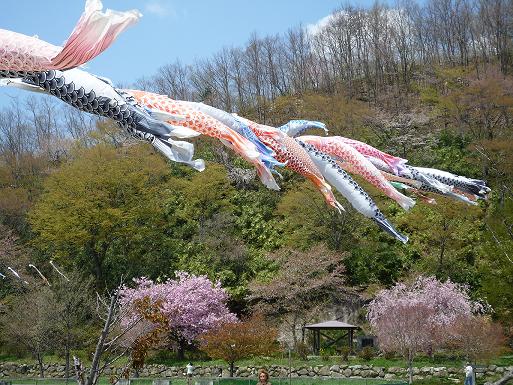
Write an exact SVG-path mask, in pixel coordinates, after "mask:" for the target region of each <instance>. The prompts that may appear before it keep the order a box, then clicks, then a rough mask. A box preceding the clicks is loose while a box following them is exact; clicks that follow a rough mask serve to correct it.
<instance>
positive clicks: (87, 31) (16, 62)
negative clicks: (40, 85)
mask: <svg viewBox="0 0 513 385" xmlns="http://www.w3.org/2000/svg"><path fill="white" fill-rule="evenodd" d="M102 8H103V6H102V3H101V1H100V0H87V1H86V4H85V11H84V13H83V14H82V16H81V17H80V20H79V21H78V23H77V24H76V26H75V29H74V30H73V32H71V35H70V36H69V38H68V40H67V41H66V43H65V44H64V47H58V46H55V45H53V44H50V43H47V42H45V41H43V40H40V39H39V38H37V37H31V36H26V35H23V34H21V33H17V32H12V31H8V30H4V29H0V71H12V72H23V71H46V70H51V69H56V70H64V69H70V68H74V67H77V66H80V65H82V64H84V63H86V62H88V61H89V60H91V59H93V58H95V57H96V56H98V55H99V54H100V53H102V52H103V51H105V50H106V49H107V48H108V47H109V46H110V45H111V44H112V43H113V42H114V40H115V39H116V37H117V36H118V35H119V34H120V33H121V32H123V31H124V30H125V29H127V28H128V27H129V26H131V25H133V24H134V23H136V22H137V20H138V19H139V18H140V17H141V14H140V13H139V11H137V10H130V11H125V12H118V11H113V10H110V9H108V10H106V11H105V12H102ZM12 77H16V76H12Z"/></svg>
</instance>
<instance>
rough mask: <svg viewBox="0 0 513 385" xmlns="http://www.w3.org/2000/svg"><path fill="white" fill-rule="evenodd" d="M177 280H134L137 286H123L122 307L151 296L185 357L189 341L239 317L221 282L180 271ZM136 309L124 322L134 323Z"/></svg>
mask: <svg viewBox="0 0 513 385" xmlns="http://www.w3.org/2000/svg"><path fill="white" fill-rule="evenodd" d="M176 277H177V279H176V280H172V279H168V280H167V281H166V282H164V283H154V282H153V281H151V280H149V279H146V278H139V279H136V280H134V281H135V284H136V287H135V288H133V289H131V288H128V287H125V288H123V290H122V291H121V294H120V304H121V307H122V308H127V307H128V309H130V306H132V304H133V301H136V300H142V299H144V298H149V299H150V300H151V303H153V304H159V308H160V310H161V312H162V313H163V314H164V315H165V317H166V318H167V332H168V334H169V338H170V339H171V340H172V341H174V342H175V343H176V344H177V348H178V354H179V357H180V358H183V356H184V350H185V347H186V345H187V344H191V343H193V342H194V341H195V340H196V339H197V337H198V336H199V335H200V334H202V333H205V332H207V331H209V330H211V329H212V328H215V327H217V326H218V325H220V324H222V323H226V322H234V321H235V320H236V319H237V318H236V316H235V315H234V314H232V313H230V311H229V310H228V308H227V307H226V301H227V299H228V296H227V295H226V292H225V291H224V289H222V288H221V285H220V284H219V282H218V283H215V284H213V283H212V282H211V281H210V280H209V279H208V278H207V277H206V276H198V277H197V276H194V275H190V274H187V273H185V272H177V273H176ZM138 316H139V315H138V313H137V312H136V311H135V312H134V311H130V310H129V311H127V316H126V318H125V319H124V321H123V322H131V320H132V319H133V318H134V317H138Z"/></svg>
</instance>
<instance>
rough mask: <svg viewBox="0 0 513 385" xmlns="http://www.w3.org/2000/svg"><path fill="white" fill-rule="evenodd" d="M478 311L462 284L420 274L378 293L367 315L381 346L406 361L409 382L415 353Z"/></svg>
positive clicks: (434, 345) (444, 338) (430, 348)
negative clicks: (412, 280) (415, 277)
mask: <svg viewBox="0 0 513 385" xmlns="http://www.w3.org/2000/svg"><path fill="white" fill-rule="evenodd" d="M479 310H482V306H481V305H480V304H478V303H476V302H473V301H472V300H471V299H470V297H469V296H468V293H467V291H466V289H465V288H464V287H462V286H459V285H457V284H455V283H453V282H451V281H447V282H445V283H442V282H440V281H438V280H437V279H436V278H434V277H419V278H418V279H417V280H416V281H415V282H413V284H411V285H406V284H404V283H398V284H396V285H395V286H394V287H392V288H390V289H388V290H382V291H381V292H380V293H378V295H377V296H376V298H375V299H374V300H373V301H372V302H371V303H370V304H369V313H368V315H367V317H368V319H369V322H370V325H371V327H372V329H373V330H374V332H375V333H376V335H377V336H378V340H379V345H380V348H381V349H382V350H383V351H385V352H398V353H400V354H402V356H403V357H404V358H405V360H406V361H407V362H408V368H409V383H410V384H411V383H412V381H413V370H412V365H413V360H414V358H415V355H416V354H417V353H419V352H432V351H433V349H435V348H437V347H438V346H441V345H442V344H443V343H445V342H447V341H448V339H449V338H450V336H451V328H452V327H453V326H454V325H455V323H456V322H457V321H458V320H459V319H461V318H463V317H464V318H467V317H470V316H471V315H472V313H473V312H476V311H479Z"/></svg>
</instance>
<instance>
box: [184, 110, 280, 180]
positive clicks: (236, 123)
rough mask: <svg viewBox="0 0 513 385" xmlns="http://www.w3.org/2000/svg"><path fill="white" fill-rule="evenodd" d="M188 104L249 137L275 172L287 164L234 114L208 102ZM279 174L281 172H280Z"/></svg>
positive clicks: (267, 164)
mask: <svg viewBox="0 0 513 385" xmlns="http://www.w3.org/2000/svg"><path fill="white" fill-rule="evenodd" d="M183 103H185V104H187V105H189V106H190V107H191V108H192V109H195V110H197V111H201V112H203V113H204V114H206V115H209V116H210V117H212V118H214V119H216V120H218V121H220V122H221V123H223V124H225V125H226V126H228V127H229V128H231V129H232V130H234V131H235V132H237V133H238V134H240V135H242V136H244V137H245V138H246V139H248V140H249V141H250V142H251V143H253V144H254V145H255V147H256V149H257V150H258V152H259V153H260V158H261V159H262V162H263V163H264V164H265V165H266V166H267V167H268V168H269V169H270V170H271V171H272V172H274V173H277V172H276V171H275V170H274V167H275V166H278V167H284V166H285V164H284V163H281V162H278V161H277V160H276V159H275V158H274V151H273V150H271V149H270V148H269V147H268V146H266V145H265V144H264V143H263V142H262V141H261V140H260V139H258V137H257V136H256V135H255V133H254V132H253V131H251V129H250V128H249V127H248V126H247V125H246V124H244V123H243V122H241V121H240V120H238V119H237V118H236V117H235V116H233V115H232V114H230V113H228V112H226V111H223V110H220V109H218V108H215V107H212V106H209V105H208V104H204V103H196V102H183ZM278 175H279V174H278Z"/></svg>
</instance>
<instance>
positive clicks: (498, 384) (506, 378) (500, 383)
mask: <svg viewBox="0 0 513 385" xmlns="http://www.w3.org/2000/svg"><path fill="white" fill-rule="evenodd" d="M511 380H513V370H511V371H510V372H509V373H506V374H505V375H504V376H503V377H502V378H499V379H498V380H497V381H495V382H494V383H493V384H492V385H505V384H506V383H508V382H509V381H511Z"/></svg>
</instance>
